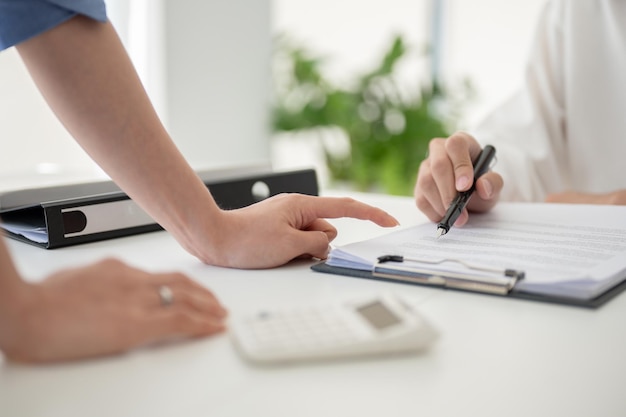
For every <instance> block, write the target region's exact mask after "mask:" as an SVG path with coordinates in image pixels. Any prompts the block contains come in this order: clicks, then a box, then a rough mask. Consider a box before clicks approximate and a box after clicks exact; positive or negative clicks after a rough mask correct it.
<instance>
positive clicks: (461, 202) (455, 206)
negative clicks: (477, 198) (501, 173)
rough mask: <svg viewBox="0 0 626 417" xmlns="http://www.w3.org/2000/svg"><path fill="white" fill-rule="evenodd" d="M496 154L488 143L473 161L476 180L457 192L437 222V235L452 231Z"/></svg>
mask: <svg viewBox="0 0 626 417" xmlns="http://www.w3.org/2000/svg"><path fill="white" fill-rule="evenodd" d="M495 155H496V149H495V148H494V147H493V146H491V145H487V146H485V147H484V148H483V150H482V151H480V154H478V158H476V160H475V161H474V162H473V165H474V180H473V181H472V186H471V187H470V188H469V190H467V191H461V192H459V193H458V194H457V196H456V198H455V199H454V200H453V201H452V204H450V207H449V208H448V211H446V214H445V216H443V218H442V219H441V221H440V222H439V224H437V237H438V238H439V237H441V236H443V235H445V234H446V233H448V232H449V231H450V228H451V227H452V226H453V225H454V222H456V220H457V219H458V218H459V216H460V215H461V213H462V212H463V210H464V209H465V207H466V206H467V203H469V201H470V198H472V194H474V190H476V180H478V178H480V177H481V176H482V175H483V174H485V173H486V172H487V171H488V170H489V167H490V166H491V162H492V161H493V158H494V156H495Z"/></svg>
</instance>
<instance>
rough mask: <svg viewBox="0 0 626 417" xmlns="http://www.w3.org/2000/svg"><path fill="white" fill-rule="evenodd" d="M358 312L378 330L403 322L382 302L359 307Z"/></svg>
mask: <svg viewBox="0 0 626 417" xmlns="http://www.w3.org/2000/svg"><path fill="white" fill-rule="evenodd" d="M356 311H358V312H359V313H360V314H361V315H362V316H363V317H365V319H367V321H368V322H369V323H370V324H371V325H372V326H374V327H375V328H377V329H378V330H382V329H385V328H387V327H389V326H393V325H394V324H398V323H400V322H401V320H400V319H399V318H398V317H396V315H395V314H393V313H392V312H391V311H390V310H389V309H388V308H387V307H386V306H385V305H384V304H383V303H381V302H380V301H374V302H373V303H369V304H366V305H364V306H361V307H358V308H357V309H356Z"/></svg>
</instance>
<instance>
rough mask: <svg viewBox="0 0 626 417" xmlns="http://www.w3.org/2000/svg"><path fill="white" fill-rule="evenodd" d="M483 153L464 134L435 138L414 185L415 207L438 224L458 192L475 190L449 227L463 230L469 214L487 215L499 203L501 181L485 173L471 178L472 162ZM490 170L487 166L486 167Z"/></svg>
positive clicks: (500, 178) (497, 177)
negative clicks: (485, 213) (480, 213)
mask: <svg viewBox="0 0 626 417" xmlns="http://www.w3.org/2000/svg"><path fill="white" fill-rule="evenodd" d="M481 151H482V149H481V146H480V144H479V143H478V142H477V141H476V139H474V138H473V137H472V136H470V135H469V134H467V133H463V132H457V133H455V134H453V135H452V136H450V137H449V138H447V139H443V138H436V139H433V140H431V142H430V144H429V155H428V158H427V159H425V160H424V161H423V162H422V164H421V165H420V169H419V174H418V177H417V182H416V185H415V202H416V205H417V207H418V208H419V209H420V210H421V211H422V212H423V213H424V214H425V215H426V216H427V217H428V219H430V220H431V221H432V222H434V223H435V224H438V223H439V222H441V221H442V220H443V219H444V217H445V215H446V212H447V211H448V209H449V208H450V205H451V203H452V202H453V201H454V200H455V198H457V196H458V194H459V193H461V192H465V191H468V190H469V189H470V188H472V186H473V185H474V186H475V189H474V192H473V194H471V195H472V198H471V201H470V200H468V201H466V204H467V205H466V207H465V209H462V210H461V211H460V213H459V214H458V217H457V218H456V220H453V221H452V222H448V224H449V226H452V225H455V226H462V225H463V224H465V223H466V222H467V220H468V211H469V212H486V211H489V210H490V209H491V208H492V207H493V206H495V204H496V203H497V201H498V198H499V195H500V191H501V190H502V187H503V181H502V177H501V176H500V175H499V174H498V173H496V172H494V171H489V170H487V172H486V173H484V174H483V175H478V176H474V168H475V167H474V165H475V164H474V162H478V155H479V154H480V153H481ZM487 166H489V164H488V165H487Z"/></svg>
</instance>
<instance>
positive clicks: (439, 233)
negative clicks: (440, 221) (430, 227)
mask: <svg viewBox="0 0 626 417" xmlns="http://www.w3.org/2000/svg"><path fill="white" fill-rule="evenodd" d="M445 234H446V229H444V228H443V227H440V228H438V229H437V239H439V238H440V237H441V236H443V235H445Z"/></svg>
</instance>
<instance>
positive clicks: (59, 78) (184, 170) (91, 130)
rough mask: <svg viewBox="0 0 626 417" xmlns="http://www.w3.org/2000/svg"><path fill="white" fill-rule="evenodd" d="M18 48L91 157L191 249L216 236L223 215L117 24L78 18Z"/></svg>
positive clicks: (55, 109)
mask: <svg viewBox="0 0 626 417" xmlns="http://www.w3.org/2000/svg"><path fill="white" fill-rule="evenodd" d="M18 50H19V53H20V55H21V56H22V58H23V60H24V62H25V63H26V66H27V67H28V69H29V71H30V72H31V75H32V77H33V79H34V80H35V82H36V83H37V85H38V87H39V89H40V90H41V92H42V94H43V95H44V97H45V98H46V100H47V101H48V103H49V105H50V107H51V108H52V109H53V111H54V112H55V113H56V115H57V117H58V118H59V119H60V120H61V122H62V123H63V124H64V125H65V127H66V128H67V129H68V131H69V132H70V133H71V134H72V135H73V136H74V138H75V139H76V140H77V141H78V142H79V144H80V145H81V146H82V147H83V148H84V149H85V151H86V152H87V153H88V154H89V155H90V156H91V157H92V158H93V159H94V160H95V161H96V162H97V163H98V164H99V165H100V166H101V167H102V168H103V169H104V170H105V171H106V172H107V174H109V176H110V177H111V178H112V179H113V180H114V181H115V182H116V183H117V184H118V185H119V186H120V187H121V188H122V189H124V191H126V192H127V193H128V194H129V195H130V196H131V198H133V199H134V200H135V201H137V202H138V203H139V204H140V205H141V206H142V207H143V208H144V209H145V210H146V211H147V212H148V213H149V214H150V215H151V216H152V217H153V218H154V219H155V220H156V221H157V222H159V223H160V224H161V225H162V226H163V227H164V228H166V229H168V230H169V231H170V232H172V233H173V234H174V235H175V236H176V237H177V239H178V240H179V241H180V242H181V243H182V244H183V245H184V246H185V247H186V248H187V249H188V250H192V248H193V247H194V246H195V245H194V244H193V242H191V240H192V238H191V237H190V236H191V235H192V231H193V230H198V229H199V230H204V231H206V232H207V233H208V232H210V230H211V229H212V228H213V227H214V225H213V224H210V222H211V221H213V220H215V218H216V216H218V212H219V209H218V207H217V206H216V204H215V203H214V201H213V199H212V197H211V195H210V193H209V192H208V191H207V189H206V187H205V186H204V184H203V183H202V181H201V180H200V179H199V178H198V177H197V175H196V174H195V172H194V171H193V170H192V169H191V168H190V166H189V165H188V164H187V162H186V161H185V159H184V158H183V156H182V155H181V154H180V152H179V151H178V150H177V148H176V146H175V144H174V143H173V142H172V140H171V139H170V137H169V135H168V134H167V132H166V131H165V129H164V127H163V126H162V124H161V122H160V121H159V119H158V116H157V115H156V112H155V111H154V109H153V107H152V105H151V103H150V101H149V99H148V97H147V95H146V93H145V91H144V89H143V86H142V85H141V82H140V80H139V78H138V77H137V74H136V72H135V70H134V68H133V66H132V64H131V62H130V60H129V58H128V56H127V54H126V52H125V50H124V48H123V46H122V44H121V42H120V41H119V38H118V37H117V35H116V33H115V31H114V29H113V27H112V26H111V24H110V23H106V24H102V23H98V22H95V21H93V20H90V19H88V18H83V17H75V18H73V19H71V20H69V21H68V22H66V23H64V24H62V25H60V26H58V27H56V28H54V29H52V30H50V31H48V32H45V33H43V34H42V35H40V36H37V37H35V38H33V39H31V40H28V41H26V42H24V43H22V44H20V45H18ZM198 222H204V223H203V224H198ZM207 222H209V224H206V223H207ZM196 255H197V253H196Z"/></svg>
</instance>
